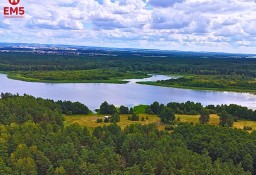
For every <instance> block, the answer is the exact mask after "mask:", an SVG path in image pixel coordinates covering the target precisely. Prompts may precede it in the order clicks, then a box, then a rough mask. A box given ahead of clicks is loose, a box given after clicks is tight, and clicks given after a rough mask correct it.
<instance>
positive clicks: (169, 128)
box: [164, 125, 175, 131]
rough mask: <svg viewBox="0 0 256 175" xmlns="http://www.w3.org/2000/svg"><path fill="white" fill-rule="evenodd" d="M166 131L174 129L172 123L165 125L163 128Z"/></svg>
mask: <svg viewBox="0 0 256 175" xmlns="http://www.w3.org/2000/svg"><path fill="white" fill-rule="evenodd" d="M164 129H165V130H166V131H172V130H174V129H175V126H173V125H167V126H166V127H165V128H164Z"/></svg>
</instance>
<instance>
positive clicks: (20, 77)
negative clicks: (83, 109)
mask: <svg viewBox="0 0 256 175" xmlns="http://www.w3.org/2000/svg"><path fill="white" fill-rule="evenodd" d="M70 72H71V73H72V71H70ZM0 73H2V74H7V77H8V78H10V79H14V80H21V81H26V82H43V83H111V84H126V83H128V82H129V81H124V79H140V78H148V77H150V76H149V75H146V74H145V75H141V74H133V73H127V74H124V75H123V76H120V77H111V76H110V77H109V79H107V80H102V79H91V80H84V79H75V80H69V79H64V78H63V79H60V80H46V79H41V78H33V77H29V76H24V75H23V74H22V73H19V72H0ZM26 75H27V74H26Z"/></svg>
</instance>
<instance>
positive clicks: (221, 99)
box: [0, 74, 256, 109]
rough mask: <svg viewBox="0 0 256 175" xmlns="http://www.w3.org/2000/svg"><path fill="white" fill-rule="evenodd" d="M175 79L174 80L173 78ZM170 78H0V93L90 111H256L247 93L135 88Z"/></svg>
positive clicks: (254, 101) (254, 100)
mask: <svg viewBox="0 0 256 175" xmlns="http://www.w3.org/2000/svg"><path fill="white" fill-rule="evenodd" d="M174 78H175V77H174ZM166 79H170V77H167V76H164V75H154V76H152V77H151V78H147V79H142V80H136V79H132V80H131V81H130V83H128V84H104V83H63V84H62V83H37V82H24V81H19V80H12V79H8V78H7V76H6V75H4V74H0V92H4V93H5V92H10V93H19V94H24V93H26V94H29V95H33V96H35V97H42V98H49V99H53V100H70V101H79V102H81V103H83V104H85V105H87V106H88V107H89V108H90V109H96V108H99V106H100V104H101V103H102V102H104V101H107V102H108V103H110V104H114V105H116V106H120V105H125V106H129V107H131V106H134V105H139V104H152V103H153V102H154V101H158V102H160V103H164V104H167V103H169V102H186V101H194V102H200V103H202V104H203V105H209V104H214V105H217V104H238V105H242V106H246V107H248V108H251V109H256V95H252V94H249V93H235V92H216V91H202V90H189V89H178V88H168V87H158V86H148V85H140V84H136V82H137V81H151V80H152V81H157V80H166Z"/></svg>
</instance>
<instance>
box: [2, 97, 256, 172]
mask: <svg viewBox="0 0 256 175" xmlns="http://www.w3.org/2000/svg"><path fill="white" fill-rule="evenodd" d="M77 107H78V108H79V107H82V109H84V110H81V111H77ZM146 108H147V109H146V110H147V112H151V113H158V114H159V117H166V116H167V120H166V118H163V122H169V121H172V120H173V118H172V117H170V116H173V114H174V113H177V112H184V113H192V112H194V113H196V112H198V113H200V114H201V115H205V114H207V113H204V112H202V110H203V111H208V112H216V113H219V112H220V111H222V112H221V113H223V111H226V114H223V116H224V115H226V116H227V115H232V116H237V117H241V118H242V117H245V116H247V117H252V116H255V115H254V114H255V111H251V110H249V109H247V108H243V107H240V106H236V105H229V106H227V105H221V106H213V105H210V106H207V107H202V105H201V104H200V103H193V102H186V103H169V104H167V105H162V104H159V103H158V102H154V103H153V104H151V105H149V106H147V107H146ZM0 109H1V110H0V131H1V132H0V135H1V136H0V142H1V144H0V174H10V175H16V174H17V175H19V174H28V175H34V174H41V175H43V174H49V175H51V174H54V175H55V174H68V175H76V174H77V175H80V174H91V175H97V174H99V175H101V174H106V175H108V174H113V175H114V174H118V175H119V174H124V175H133V174H138V175H139V174H156V175H168V174H180V175H183V174H216V175H218V174H255V173H256V144H255V142H256V131H252V132H250V133H249V132H247V131H243V130H238V129H232V128H229V127H228V126H227V125H221V126H222V127H217V126H211V125H207V124H205V123H204V124H198V125H192V124H190V123H177V126H176V127H175V128H174V130H172V131H164V130H163V131H160V130H158V129H157V128H156V125H154V124H150V125H139V124H133V125H130V126H127V127H125V128H124V129H121V128H120V127H119V126H117V125H116V123H115V122H113V124H110V125H108V126H103V127H96V128H95V129H93V130H89V129H88V128H87V127H83V126H79V125H78V124H71V125H65V123H64V121H63V115H62V114H63V113H64V114H65V113H71V112H72V113H83V114H88V113H90V111H89V110H88V108H87V107H86V106H84V105H82V104H80V103H74V102H69V101H57V102H54V101H52V100H47V99H42V98H35V97H32V96H29V95H23V96H20V95H18V94H16V95H12V94H8V93H7V94H1V99H0ZM98 112H100V113H110V112H111V113H114V114H113V115H115V116H116V117H117V115H118V113H131V115H133V114H134V109H128V108H127V107H125V106H122V107H119V108H116V107H113V106H112V105H111V104H108V103H107V102H103V103H102V105H101V107H100V109H99V110H98ZM170 113H171V115H169V114H170ZM246 113H248V114H246ZM166 114H168V115H166ZM251 115H252V116H251ZM134 116H135V117H136V114H134ZM174 117H175V116H174ZM224 117H225V116H224ZM117 118H118V117H117ZM168 119H170V120H168ZM116 122H118V121H116Z"/></svg>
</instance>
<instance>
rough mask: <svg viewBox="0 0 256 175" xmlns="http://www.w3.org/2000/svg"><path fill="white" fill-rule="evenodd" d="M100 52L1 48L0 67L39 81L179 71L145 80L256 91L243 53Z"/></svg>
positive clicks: (252, 66)
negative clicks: (57, 52)
mask: <svg viewBox="0 0 256 175" xmlns="http://www.w3.org/2000/svg"><path fill="white" fill-rule="evenodd" d="M97 52H100V51H97ZM104 54H105V55H104ZM104 54H102V55H90V54H88V55H86V54H81V55H52V54H43V55H42V54H38V53H23V52H20V53H15V52H8V53H0V71H1V72H4V73H7V74H8V77H9V78H13V79H20V80H24V81H39V82H40V81H41V82H107V83H109V82H112V83H125V82H122V81H120V80H122V79H127V78H144V77H147V74H164V75H179V76H181V77H182V78H179V79H172V80H166V81H159V82H146V83H147V84H150V85H159V86H171V87H180V88H195V89H213V90H231V91H246V92H255V90H256V81H255V77H256V59H253V58H248V57H246V56H239V57H238V56H233V55H225V54H199V53H198V54H195V53H194V54H192V53H188V54H185V53H168V52H167V53H165V52H125V51H119V52H118V51H109V52H107V53H104ZM113 55H114V56H113Z"/></svg>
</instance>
